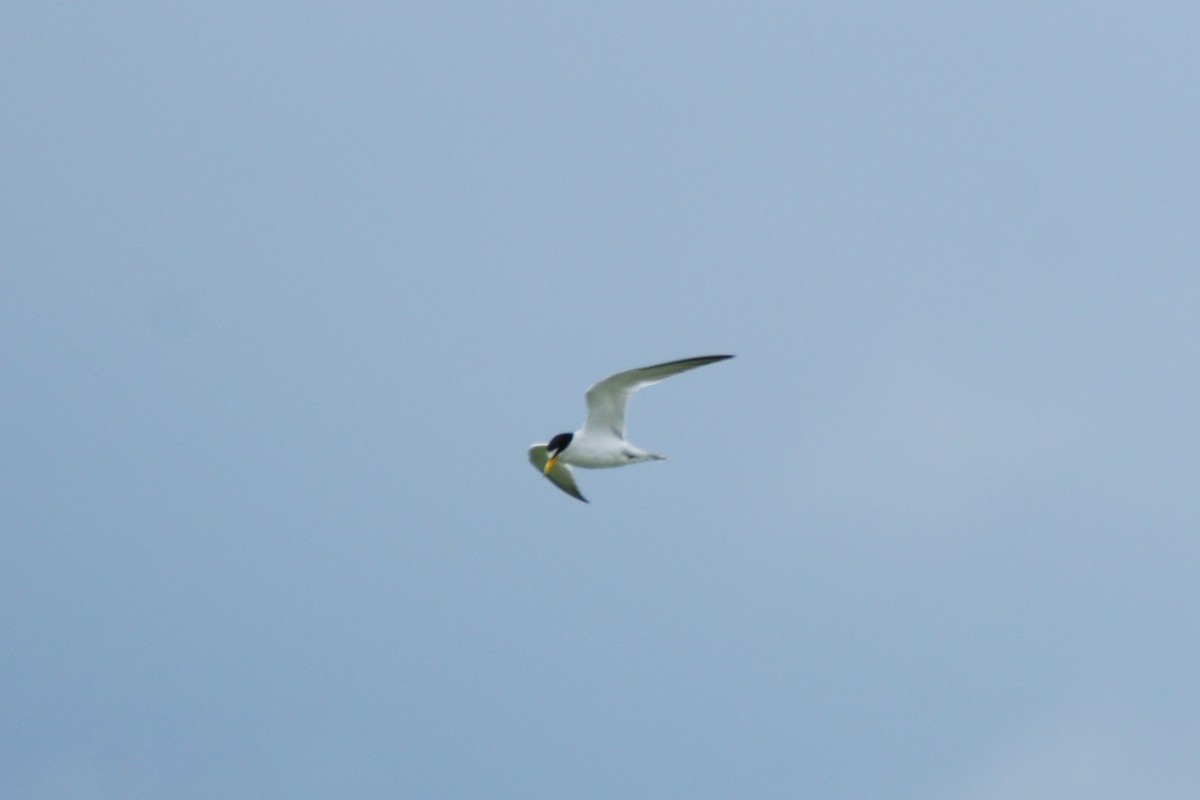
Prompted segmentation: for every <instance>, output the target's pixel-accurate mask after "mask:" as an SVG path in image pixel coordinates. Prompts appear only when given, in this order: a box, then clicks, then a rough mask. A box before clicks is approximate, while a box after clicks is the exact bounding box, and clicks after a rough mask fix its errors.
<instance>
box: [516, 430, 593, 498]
mask: <svg viewBox="0 0 1200 800" xmlns="http://www.w3.org/2000/svg"><path fill="white" fill-rule="evenodd" d="M548 460H549V456H548V455H547V454H546V445H544V444H535V445H533V446H532V447H530V448H529V463H530V464H533V466H534V467H535V468H536V469H537V471H538V472H541V471H542V470H544V469H545V468H546V462H547V461H548ZM546 477H547V478H549V479H550V482H551V483H553V484H554V485H555V486H557V487H558V488H560V489H562V490H563V491H564V492H566V493H567V494H569V495H571V497H574V498H575V499H576V500H582V501H583V502H585V503H586V502H587V498H586V497H584V496H583V494H581V493H580V491H579V487H578V486H576V485H575V476H574V475H572V474H571V468H570V467H568V466H567V465H566V464H564V463H562V462H561V461H558V462H555V464H554V466H553V467H552V468H551V469H550V474H549V475H547V476H546Z"/></svg>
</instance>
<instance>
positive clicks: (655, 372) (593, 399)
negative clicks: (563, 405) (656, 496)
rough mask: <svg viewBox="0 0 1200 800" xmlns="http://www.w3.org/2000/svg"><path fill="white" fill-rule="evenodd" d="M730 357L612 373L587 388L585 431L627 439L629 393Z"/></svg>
mask: <svg viewBox="0 0 1200 800" xmlns="http://www.w3.org/2000/svg"><path fill="white" fill-rule="evenodd" d="M727 358H733V356H698V357H696V358H683V359H680V360H679V361H667V362H666V363H663V364H655V365H653V366H650V367H640V368H639V369H631V370H627V371H625V372H618V373H617V374H616V375H609V376H608V377H607V378H605V379H604V380H602V381H600V382H599V383H596V384H593V385H592V387H591V388H590V389H588V390H587V421H586V422H584V423H583V429H584V431H586V432H587V433H592V434H597V435H615V436H617V437H618V438H620V439H624V438H625V403H626V401H628V400H629V395H631V394H633V393H634V392H636V391H637V390H638V389H641V388H642V387H643V386H649V385H651V384H654V383H658V382H659V381H661V380H662V379H663V378H669V377H671V376H672V375H678V374H679V373H681V372H687V371H688V370H689V369H695V368H696V367H703V366H704V365H705V364H712V363H713V362H716V361H724V360H725V359H727Z"/></svg>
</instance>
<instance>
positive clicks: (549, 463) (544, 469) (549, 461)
mask: <svg viewBox="0 0 1200 800" xmlns="http://www.w3.org/2000/svg"><path fill="white" fill-rule="evenodd" d="M557 461H558V456H557V455H553V456H550V458H549V459H547V461H546V466H544V467H542V474H543V475H549V474H550V470H552V469H554V464H555V462H557Z"/></svg>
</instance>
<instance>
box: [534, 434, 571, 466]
mask: <svg viewBox="0 0 1200 800" xmlns="http://www.w3.org/2000/svg"><path fill="white" fill-rule="evenodd" d="M574 437H575V434H573V433H560V434H559V435H558V436H555V437H554V438H553V439H551V440H550V442H549V444H547V445H546V455H547V456H549V458H547V459H546V466H544V467H542V474H543V475H549V474H550V470H552V469H554V465H555V463H557V462H558V457H559V456H560V455H562V451H563V450H566V449H567V447H568V446H569V445H570V444H571V439H573V438H574Z"/></svg>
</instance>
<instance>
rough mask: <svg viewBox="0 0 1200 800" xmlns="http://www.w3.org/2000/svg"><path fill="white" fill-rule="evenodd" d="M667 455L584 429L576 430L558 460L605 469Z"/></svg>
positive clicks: (662, 458)
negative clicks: (651, 451)
mask: <svg viewBox="0 0 1200 800" xmlns="http://www.w3.org/2000/svg"><path fill="white" fill-rule="evenodd" d="M665 458H666V456H660V455H658V454H657V453H650V452H647V451H645V450H643V449H642V448H640V447H638V446H637V445H634V444H631V443H629V442H627V441H626V440H624V439H622V438H620V437H618V436H603V435H597V434H594V433H590V432H584V431H583V430H580V431H576V432H575V435H574V436H573V437H572V438H571V443H570V444H569V445H567V448H566V449H565V450H563V451H562V452H561V453H559V455H558V460H559V461H561V462H563V463H564V464H570V465H571V466H573V467H583V468H584V469H604V468H606V467H623V466H625V465H627V464H637V463H639V462H641V461H662V460H664V459H665Z"/></svg>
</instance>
